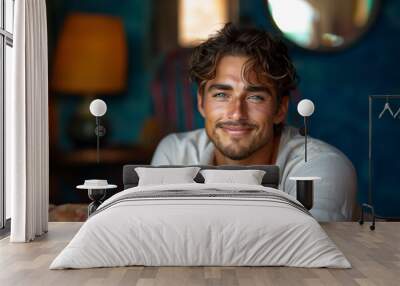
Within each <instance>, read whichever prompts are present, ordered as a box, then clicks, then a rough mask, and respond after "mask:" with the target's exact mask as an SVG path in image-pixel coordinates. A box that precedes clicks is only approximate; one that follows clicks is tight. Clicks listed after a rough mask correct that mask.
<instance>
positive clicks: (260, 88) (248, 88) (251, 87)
mask: <svg viewBox="0 0 400 286" xmlns="http://www.w3.org/2000/svg"><path fill="white" fill-rule="evenodd" d="M245 90H246V91H249V92H257V91H263V92H268V93H269V92H271V91H270V89H269V88H268V87H267V86H264V85H248V86H246V88H245Z"/></svg>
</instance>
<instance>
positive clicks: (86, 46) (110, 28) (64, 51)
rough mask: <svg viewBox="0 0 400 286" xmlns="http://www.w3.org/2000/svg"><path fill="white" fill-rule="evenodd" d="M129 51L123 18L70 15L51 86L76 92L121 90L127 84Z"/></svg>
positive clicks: (64, 91)
mask: <svg viewBox="0 0 400 286" xmlns="http://www.w3.org/2000/svg"><path fill="white" fill-rule="evenodd" d="M127 53H128V52H127V44H126V36H125V32H124V28H123V24H122V21H121V19H120V18H118V17H113V16H109V15H101V14H86V13H73V14H70V15H69V16H68V17H67V18H66V21H65V23H64V27H63V29H62V31H61V34H60V37H59V40H58V43H57V48H56V52H55V59H54V68H53V74H52V77H51V88H52V89H53V90H55V91H58V92H63V93H70V94H77V95H93V94H115V93H118V92H121V91H123V90H124V88H125V86H126V77H127V65H128V59H127V57H128V56H127Z"/></svg>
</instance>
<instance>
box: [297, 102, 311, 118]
mask: <svg viewBox="0 0 400 286" xmlns="http://www.w3.org/2000/svg"><path fill="white" fill-rule="evenodd" d="M297 111H298V112H299V113H300V115H301V116H311V115H312V114H313V113H314V103H313V102H312V101H311V100H309V99H303V100H302V101H300V102H299V104H298V105H297Z"/></svg>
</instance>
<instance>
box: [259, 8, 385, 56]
mask: <svg viewBox="0 0 400 286" xmlns="http://www.w3.org/2000/svg"><path fill="white" fill-rule="evenodd" d="M263 2H264V7H265V11H266V13H267V19H268V20H269V22H270V23H272V27H273V29H274V30H276V31H278V33H279V36H280V37H281V38H282V39H284V40H285V42H287V43H290V45H291V46H294V47H296V48H299V49H301V50H303V51H307V52H317V53H336V52H342V51H344V50H347V49H349V48H351V47H353V46H355V45H356V44H357V43H359V42H360V41H361V40H362V38H364V37H365V36H366V34H367V32H368V31H369V30H370V29H371V28H372V26H373V25H374V24H376V22H377V19H378V16H379V13H380V11H381V6H382V0H374V8H373V9H372V11H371V16H370V19H369V20H368V22H367V24H366V25H365V26H364V27H363V28H362V29H361V30H360V33H359V34H358V36H356V37H354V38H353V39H352V40H350V41H347V42H345V43H344V44H343V45H341V46H338V47H331V48H329V47H323V46H320V47H319V48H317V49H309V48H307V47H304V46H301V45H299V44H298V43H296V42H295V41H293V40H291V39H289V38H288V37H286V36H285V34H284V32H282V30H281V29H280V28H279V26H278V24H277V23H276V22H275V19H274V17H273V16H272V13H271V11H270V9H269V6H268V2H269V1H268V0H264V1H263Z"/></svg>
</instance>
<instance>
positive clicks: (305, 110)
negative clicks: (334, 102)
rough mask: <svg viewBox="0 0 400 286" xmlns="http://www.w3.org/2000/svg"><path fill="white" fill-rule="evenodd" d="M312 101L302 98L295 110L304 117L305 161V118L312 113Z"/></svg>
mask: <svg viewBox="0 0 400 286" xmlns="http://www.w3.org/2000/svg"><path fill="white" fill-rule="evenodd" d="M314 109H315V108H314V103H313V102H312V101H311V100H309V99H303V100H302V101H300V102H299V104H298V105H297V111H298V112H299V114H300V115H301V116H303V118H304V140H305V142H304V161H305V162H307V118H308V117H310V116H311V115H312V114H313V113H314Z"/></svg>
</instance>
